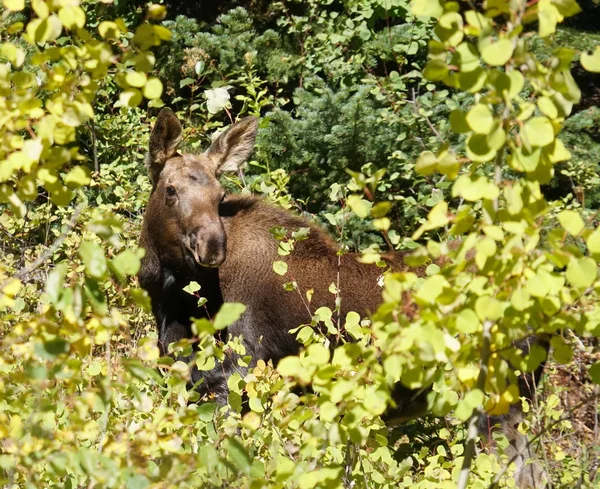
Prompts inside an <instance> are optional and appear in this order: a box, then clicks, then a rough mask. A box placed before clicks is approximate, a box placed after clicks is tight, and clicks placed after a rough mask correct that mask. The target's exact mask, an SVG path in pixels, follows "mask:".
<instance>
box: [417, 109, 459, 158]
mask: <svg viewBox="0 0 600 489" xmlns="http://www.w3.org/2000/svg"><path fill="white" fill-rule="evenodd" d="M450 127H451V128H452V130H453V131H454V132H455V133H456V134H464V133H467V132H470V131H471V128H470V127H469V124H467V118H466V116H465V113H464V112H463V111H462V110H460V109H454V110H453V111H452V112H450ZM421 154H422V153H421Z"/></svg>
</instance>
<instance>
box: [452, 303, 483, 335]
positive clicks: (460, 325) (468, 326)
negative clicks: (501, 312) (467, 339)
mask: <svg viewBox="0 0 600 489" xmlns="http://www.w3.org/2000/svg"><path fill="white" fill-rule="evenodd" d="M456 330H457V331H458V332H460V333H465V334H474V333H478V332H479V331H480V330H481V321H480V320H479V318H478V317H477V314H475V311H473V310H472V309H463V310H462V311H460V313H459V314H458V316H456Z"/></svg>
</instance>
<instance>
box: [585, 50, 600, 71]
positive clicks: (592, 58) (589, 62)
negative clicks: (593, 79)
mask: <svg viewBox="0 0 600 489" xmlns="http://www.w3.org/2000/svg"><path fill="white" fill-rule="evenodd" d="M581 66H583V67H584V68H585V69H586V70H587V71H591V72H592V73H600V46H596V48H595V49H594V52H593V53H592V54H588V53H583V54H582V55H581Z"/></svg>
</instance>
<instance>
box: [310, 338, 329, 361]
mask: <svg viewBox="0 0 600 489" xmlns="http://www.w3.org/2000/svg"><path fill="white" fill-rule="evenodd" d="M329 356H330V352H329V348H327V347H326V346H324V345H322V344H321V343H313V344H312V345H309V346H308V348H307V349H306V357H305V361H306V364H307V365H315V366H319V365H325V364H327V363H328V362H329Z"/></svg>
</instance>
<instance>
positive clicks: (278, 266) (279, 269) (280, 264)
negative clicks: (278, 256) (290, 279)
mask: <svg viewBox="0 0 600 489" xmlns="http://www.w3.org/2000/svg"><path fill="white" fill-rule="evenodd" d="M273 271H274V272H275V273H276V274H277V275H282V276H283V275H285V274H286V273H287V271H288V265H287V263H286V262H284V261H281V260H278V261H274V262H273Z"/></svg>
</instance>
